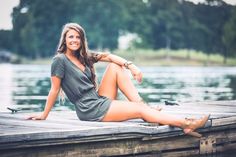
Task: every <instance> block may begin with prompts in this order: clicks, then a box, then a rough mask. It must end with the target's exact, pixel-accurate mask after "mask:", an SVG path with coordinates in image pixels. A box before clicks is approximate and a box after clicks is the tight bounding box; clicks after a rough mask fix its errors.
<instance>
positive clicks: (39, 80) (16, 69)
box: [0, 64, 236, 111]
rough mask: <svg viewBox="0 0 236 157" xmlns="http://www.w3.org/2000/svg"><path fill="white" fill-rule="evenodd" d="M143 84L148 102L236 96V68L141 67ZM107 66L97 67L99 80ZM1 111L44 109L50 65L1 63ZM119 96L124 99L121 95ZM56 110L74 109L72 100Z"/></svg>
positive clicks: (139, 88)
mask: <svg viewBox="0 0 236 157" xmlns="http://www.w3.org/2000/svg"><path fill="white" fill-rule="evenodd" d="M141 70H142V72H143V75H144V80H143V83H142V84H136V83H135V85H136V86H137V88H138V91H139V92H140V94H141V96H142V97H143V98H144V100H145V101H146V102H149V103H151V104H154V103H156V102H163V101H165V100H169V101H177V102H190V101H191V102H192V101H204V100H235V99H236V67H141ZM103 71H104V69H103V68H98V69H97V74H98V77H99V79H100V78H101V76H102V73H103ZM0 89H1V90H0V100H1V101H0V111H6V108H7V107H12V108H18V109H22V110H25V111H42V110H43V108H44V104H45V102H46V98H47V94H48V91H49V89H50V66H49V65H11V64H0ZM119 98H121V99H122V98H123V97H122V95H121V94H119ZM53 110H74V107H73V105H72V104H71V103H69V102H68V101H66V103H65V104H63V105H62V104H59V103H58V102H57V103H56V104H55V107H54V108H53Z"/></svg>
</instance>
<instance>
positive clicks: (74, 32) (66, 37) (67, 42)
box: [28, 23, 209, 137]
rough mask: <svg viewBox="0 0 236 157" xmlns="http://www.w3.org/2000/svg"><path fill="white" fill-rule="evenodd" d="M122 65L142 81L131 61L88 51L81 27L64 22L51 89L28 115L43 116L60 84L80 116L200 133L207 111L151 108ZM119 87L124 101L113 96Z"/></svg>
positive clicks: (50, 105)
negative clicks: (100, 65) (38, 110)
mask: <svg viewBox="0 0 236 157" xmlns="http://www.w3.org/2000/svg"><path fill="white" fill-rule="evenodd" d="M98 61H103V62H109V64H108V66H107V68H106V71H105V73H104V76H103V78H102V80H101V83H100V85H99V86H98V87H97V85H96V81H95V79H96V75H95V70H94V66H93V64H94V63H96V62H98ZM125 69H129V70H130V72H131V73H132V76H133V77H134V79H135V80H137V81H138V82H141V81H142V73H141V71H140V69H139V68H138V67H137V66H135V65H134V64H133V63H132V62H130V61H127V60H125V59H123V58H121V57H119V56H116V55H113V54H106V53H92V52H90V51H89V50H88V47H87V41H86V36H85V31H84V29H83V28H82V27H81V26H80V25H79V24H76V23H68V24H66V25H65V26H64V28H63V30H62V33H61V38H60V41H59V44H58V49H57V55H56V56H55V57H54V58H53V62H52V65H51V89H50V92H49V94H48V98H47V102H46V106H45V109H44V111H43V113H42V114H41V115H35V116H31V117H29V118H28V119H32V120H45V119H46V118H47V116H48V114H49V112H50V110H51V108H52V107H53V105H54V103H55V101H56V99H57V96H58V94H59V91H60V89H61V88H62V89H63V91H64V92H65V94H66V95H67V97H68V99H69V100H70V101H71V102H72V103H73V104H74V105H75V109H76V113H77V116H78V118H79V119H80V120H84V121H101V122H108V121H109V122H110V121H112V122H119V121H125V120H129V119H135V118H141V119H143V120H145V121H147V122H151V123H160V124H163V125H171V126H176V127H179V128H182V129H183V131H184V133H186V134H191V135H193V136H197V137H200V136H201V135H200V134H199V133H197V132H195V130H196V129H198V128H200V127H203V126H204V125H205V123H206V122H207V120H208V118H209V115H206V116H204V117H203V118H200V119H186V118H185V119H184V118H178V117H174V116H171V115H168V114H164V113H161V112H160V111H158V110H157V109H153V108H150V107H149V106H148V105H147V104H145V103H144V102H143V101H142V98H141V97H140V96H139V94H138V92H137V90H136V88H135V86H134V85H133V83H132V81H131V79H130V77H129V76H128V75H127V73H126V72H125ZM118 89H120V90H121V91H122V93H123V94H124V95H125V96H126V97H127V99H128V100H127V101H121V100H116V97H117V91H118Z"/></svg>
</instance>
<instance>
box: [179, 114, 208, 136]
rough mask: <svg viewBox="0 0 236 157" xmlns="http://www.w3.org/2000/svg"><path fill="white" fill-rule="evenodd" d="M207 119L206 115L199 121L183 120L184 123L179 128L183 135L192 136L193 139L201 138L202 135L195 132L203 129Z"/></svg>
mask: <svg viewBox="0 0 236 157" xmlns="http://www.w3.org/2000/svg"><path fill="white" fill-rule="evenodd" d="M209 117H210V115H206V116H204V117H202V118H200V119H193V118H185V122H184V124H183V125H182V127H181V128H182V129H183V131H184V133H185V134H188V135H192V136H195V137H201V136H202V135H201V134H199V133H198V132H196V131H195V130H196V129H199V128H201V127H204V126H205V124H206V122H207V121H208V119H209Z"/></svg>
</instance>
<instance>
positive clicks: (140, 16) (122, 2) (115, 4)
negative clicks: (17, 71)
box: [0, 0, 236, 62]
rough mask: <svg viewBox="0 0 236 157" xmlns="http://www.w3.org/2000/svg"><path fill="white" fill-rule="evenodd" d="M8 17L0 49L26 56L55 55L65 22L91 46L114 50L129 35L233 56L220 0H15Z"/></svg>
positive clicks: (229, 16)
mask: <svg viewBox="0 0 236 157" xmlns="http://www.w3.org/2000/svg"><path fill="white" fill-rule="evenodd" d="M12 16H13V30H12V31H6V30H0V48H1V49H6V50H9V51H11V52H14V53H16V54H18V55H21V56H25V57H27V58H32V59H35V58H42V57H48V56H52V55H53V54H55V50H56V47H57V43H58V40H59V36H60V33H61V29H62V27H63V25H64V24H65V23H68V22H77V23H79V24H80V25H82V26H83V27H84V29H85V30H86V33H87V39H88V42H89V47H90V48H91V49H109V50H111V51H112V50H115V49H117V48H118V38H119V37H120V36H122V35H125V34H129V33H135V34H137V36H138V38H137V40H134V41H133V43H132V46H133V47H135V48H141V49H154V50H156V49H162V48H167V49H173V50H178V49H190V50H192V49H194V50H197V51H202V52H204V53H206V54H207V55H210V54H220V55H223V56H224V57H225V62H226V59H227V58H229V57H236V6H232V5H229V4H226V3H225V2H223V1H222V0H206V2H205V3H201V4H197V5H196V4H194V3H192V2H188V1H184V0H119V1H118V0H87V1H84V0H70V1H65V0H50V1H48V0H34V1H32V0H20V4H19V6H17V7H15V8H14V11H13V14H12ZM12 43H14V44H12ZM156 52H158V51H156Z"/></svg>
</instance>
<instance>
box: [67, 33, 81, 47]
mask: <svg viewBox="0 0 236 157" xmlns="http://www.w3.org/2000/svg"><path fill="white" fill-rule="evenodd" d="M65 40H66V51H70V52H74V51H76V50H78V49H79V48H80V35H79V33H78V32H77V31H75V30H74V29H70V30H69V31H68V32H67V33H66V38H65Z"/></svg>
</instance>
